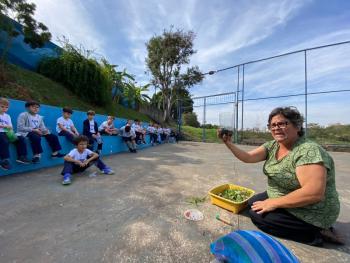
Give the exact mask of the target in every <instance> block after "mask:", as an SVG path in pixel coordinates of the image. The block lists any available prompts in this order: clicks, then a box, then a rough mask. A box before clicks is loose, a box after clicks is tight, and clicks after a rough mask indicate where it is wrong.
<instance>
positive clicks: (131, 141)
mask: <svg viewBox="0 0 350 263" xmlns="http://www.w3.org/2000/svg"><path fill="white" fill-rule="evenodd" d="M119 131H120V135H121V136H122V138H123V141H124V142H125V143H126V146H128V148H129V151H130V152H132V153H136V152H137V151H136V143H135V138H136V134H135V132H134V131H133V129H131V127H130V126H129V125H125V126H123V127H121V128H120V129H119Z"/></svg>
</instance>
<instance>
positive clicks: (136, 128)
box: [131, 119, 146, 144]
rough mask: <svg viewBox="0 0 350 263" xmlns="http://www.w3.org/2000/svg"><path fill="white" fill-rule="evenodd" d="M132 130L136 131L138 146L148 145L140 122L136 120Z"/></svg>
mask: <svg viewBox="0 0 350 263" xmlns="http://www.w3.org/2000/svg"><path fill="white" fill-rule="evenodd" d="M131 128H132V129H134V131H135V134H136V144H141V143H144V144H145V143H146V141H145V132H144V130H143V128H142V127H141V125H140V121H139V120H138V119H136V120H135V121H134V123H133V124H132V126H131Z"/></svg>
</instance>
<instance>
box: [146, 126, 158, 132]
mask: <svg viewBox="0 0 350 263" xmlns="http://www.w3.org/2000/svg"><path fill="white" fill-rule="evenodd" d="M147 131H148V132H149V133H155V132H156V128H154V127H153V126H148V128H147Z"/></svg>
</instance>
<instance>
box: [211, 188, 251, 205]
mask: <svg viewBox="0 0 350 263" xmlns="http://www.w3.org/2000/svg"><path fill="white" fill-rule="evenodd" d="M218 196H220V197H223V198H225V199H228V200H231V201H233V202H236V203H240V202H243V201H245V200H247V199H248V198H249V197H250V196H251V193H250V192H248V191H245V190H237V189H226V190H224V191H223V192H222V193H219V194H218Z"/></svg>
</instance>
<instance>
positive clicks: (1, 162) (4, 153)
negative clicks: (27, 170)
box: [0, 98, 30, 170]
mask: <svg viewBox="0 0 350 263" xmlns="http://www.w3.org/2000/svg"><path fill="white" fill-rule="evenodd" d="M9 106H10V102H9V101H8V100H7V99H5V98H0V167H1V168H2V169H4V170H10V169H11V164H10V161H9V158H10V151H9V146H10V145H9V138H8V136H7V131H12V132H13V127H12V121H11V117H10V115H8V114H7V113H6V112H7V111H8V109H9ZM14 143H15V145H16V148H17V159H16V162H18V163H24V164H29V163H30V162H29V161H28V160H27V157H26V156H27V146H26V143H25V139H24V137H22V136H17V140H16V141H15V142H14Z"/></svg>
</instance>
